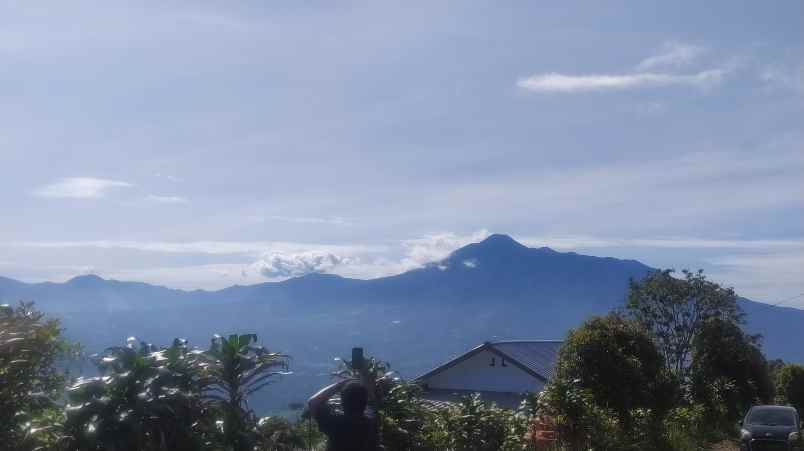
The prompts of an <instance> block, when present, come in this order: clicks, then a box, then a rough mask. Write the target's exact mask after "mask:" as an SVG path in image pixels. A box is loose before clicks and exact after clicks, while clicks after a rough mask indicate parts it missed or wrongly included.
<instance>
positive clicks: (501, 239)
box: [449, 233, 529, 260]
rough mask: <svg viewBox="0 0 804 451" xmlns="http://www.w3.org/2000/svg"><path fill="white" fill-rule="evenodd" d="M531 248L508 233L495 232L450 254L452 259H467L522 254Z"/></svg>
mask: <svg viewBox="0 0 804 451" xmlns="http://www.w3.org/2000/svg"><path fill="white" fill-rule="evenodd" d="M527 251H529V248H528V247H527V246H525V245H524V244H522V243H520V242H518V241H516V240H515V239H513V238H511V237H510V236H508V235H503V234H501V233H495V234H493V235H489V236H488V237H487V238H486V239H484V240H483V241H480V242H479V243H472V244H468V245H466V246H464V247H462V248H460V249H458V250H456V251H454V252H453V253H452V254H450V257H449V258H450V259H459V260H462V259H467V258H481V257H496V258H501V257H504V256H508V257H510V256H514V255H522V254H524V253H527Z"/></svg>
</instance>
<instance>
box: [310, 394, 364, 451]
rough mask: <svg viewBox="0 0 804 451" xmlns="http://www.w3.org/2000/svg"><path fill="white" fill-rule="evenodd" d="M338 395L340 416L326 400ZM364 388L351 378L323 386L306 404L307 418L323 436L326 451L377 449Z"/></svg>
mask: <svg viewBox="0 0 804 451" xmlns="http://www.w3.org/2000/svg"><path fill="white" fill-rule="evenodd" d="M338 393H340V398H341V407H342V409H343V413H338V412H335V411H334V409H333V408H332V407H331V406H330V405H329V402H328V401H329V400H330V398H332V397H333V396H334V395H335V394H338ZM368 399H369V394H368V389H367V388H366V386H365V385H364V384H363V383H361V382H360V381H358V380H355V379H344V380H342V381H339V382H336V383H334V384H331V385H329V386H327V387H324V388H323V389H321V390H320V391H318V393H316V394H314V395H313V396H312V397H311V398H310V399H309V400H308V401H307V405H308V406H309V409H310V414H311V416H312V417H313V418H314V419H315V421H316V422H317V423H318V428H319V429H320V430H321V432H323V433H324V434H325V435H326V436H327V451H376V450H378V449H379V444H378V440H377V425H376V416H375V415H374V412H373V411H372V410H371V409H370V408H367V406H368Z"/></svg>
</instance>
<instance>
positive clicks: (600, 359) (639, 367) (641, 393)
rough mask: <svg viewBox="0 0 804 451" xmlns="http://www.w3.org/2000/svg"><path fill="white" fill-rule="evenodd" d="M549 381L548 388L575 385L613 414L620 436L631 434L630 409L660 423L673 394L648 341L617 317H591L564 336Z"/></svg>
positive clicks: (626, 322)
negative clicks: (554, 369)
mask: <svg viewBox="0 0 804 451" xmlns="http://www.w3.org/2000/svg"><path fill="white" fill-rule="evenodd" d="M554 379H555V380H554V381H553V382H551V384H553V385H555V384H559V385H561V384H564V385H567V386H570V385H572V384H573V383H577V385H579V387H580V388H581V389H582V390H588V393H590V394H591V396H592V398H593V400H594V403H595V404H596V405H597V406H599V407H600V408H603V409H607V410H611V411H613V412H614V414H615V415H616V417H617V418H618V420H619V423H620V425H621V427H622V429H623V430H624V431H625V432H626V433H631V432H633V431H632V427H633V424H634V422H633V412H634V411H635V410H636V409H648V410H649V411H650V412H651V414H652V415H653V416H654V417H656V420H660V419H661V418H662V417H663V415H664V414H665V413H666V412H667V411H668V410H669V409H670V408H671V407H672V405H673V403H674V401H675V395H676V390H675V385H674V383H673V380H672V378H670V377H669V375H668V374H667V372H666V370H665V367H664V361H663V359H662V356H661V354H659V352H658V351H657V349H656V346H655V345H654V343H653V341H652V340H651V338H650V337H649V336H648V335H647V334H646V333H645V332H644V331H642V330H641V329H640V328H639V327H638V325H637V324H636V323H634V322H633V321H630V320H627V319H624V318H622V317H620V316H617V315H609V316H606V317H596V318H592V319H590V320H588V321H586V322H585V323H584V324H583V325H582V326H581V327H579V328H577V329H575V330H573V331H571V332H570V333H569V335H568V336H567V339H566V341H565V342H564V344H563V345H562V347H561V351H560V354H559V358H558V362H557V363H556V374H555V377H554ZM575 381H577V382H575Z"/></svg>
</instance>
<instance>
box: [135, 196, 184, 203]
mask: <svg viewBox="0 0 804 451" xmlns="http://www.w3.org/2000/svg"><path fill="white" fill-rule="evenodd" d="M145 200H147V201H148V202H154V203H157V204H186V203H188V202H189V200H187V198H185V197H181V196H157V195H154V194H151V195H148V196H146V197H145Z"/></svg>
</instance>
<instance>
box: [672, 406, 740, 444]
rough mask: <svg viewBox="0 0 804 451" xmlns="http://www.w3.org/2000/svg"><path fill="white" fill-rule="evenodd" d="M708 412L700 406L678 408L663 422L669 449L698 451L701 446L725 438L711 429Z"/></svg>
mask: <svg viewBox="0 0 804 451" xmlns="http://www.w3.org/2000/svg"><path fill="white" fill-rule="evenodd" d="M709 415H710V410H709V409H708V408H707V407H705V406H703V405H701V404H691V405H684V406H678V407H676V408H674V409H672V410H671V411H670V412H669V413H668V414H667V417H666V418H665V420H664V430H665V433H666V436H667V443H668V445H669V447H670V448H671V449H673V450H676V451H698V450H700V449H701V445H703V444H706V443H714V442H716V441H718V440H720V439H723V438H725V437H724V436H723V435H722V433H721V432H720V431H716V430H714V429H713V428H712V427H711V424H710V422H709Z"/></svg>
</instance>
